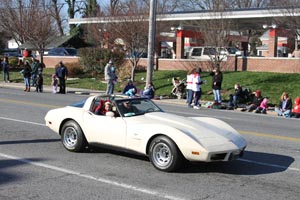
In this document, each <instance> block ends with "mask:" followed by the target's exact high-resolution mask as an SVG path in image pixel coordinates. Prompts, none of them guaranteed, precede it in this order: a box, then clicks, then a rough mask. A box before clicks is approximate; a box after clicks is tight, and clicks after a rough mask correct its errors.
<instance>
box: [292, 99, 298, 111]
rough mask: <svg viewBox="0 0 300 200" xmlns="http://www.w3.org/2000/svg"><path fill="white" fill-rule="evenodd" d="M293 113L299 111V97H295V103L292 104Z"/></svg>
mask: <svg viewBox="0 0 300 200" xmlns="http://www.w3.org/2000/svg"><path fill="white" fill-rule="evenodd" d="M292 112H293V113H300V98H299V97H297V98H296V99H295V105H294V108H293V110H292Z"/></svg>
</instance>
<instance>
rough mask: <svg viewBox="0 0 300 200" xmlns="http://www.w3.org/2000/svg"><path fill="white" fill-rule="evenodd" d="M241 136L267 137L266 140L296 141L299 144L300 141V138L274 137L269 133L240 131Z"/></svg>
mask: <svg viewBox="0 0 300 200" xmlns="http://www.w3.org/2000/svg"><path fill="white" fill-rule="evenodd" d="M238 132H239V133H241V134H244V135H255V136H259V137H266V138H273V139H280V140H288V141H294V142H298V141H300V138H294V137H288V136H280V135H273V134H268V133H257V132H252V131H241V130H240V131H238Z"/></svg>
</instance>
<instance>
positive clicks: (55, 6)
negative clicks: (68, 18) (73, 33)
mask: <svg viewBox="0 0 300 200" xmlns="http://www.w3.org/2000/svg"><path fill="white" fill-rule="evenodd" d="M62 8H63V4H59V3H58V0H51V4H50V13H51V16H52V17H53V18H54V19H55V21H56V24H57V27H58V31H59V34H60V35H61V36H63V35H64V27H63V19H62V17H61V10H62Z"/></svg>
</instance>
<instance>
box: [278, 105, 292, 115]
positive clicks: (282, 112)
mask: <svg viewBox="0 0 300 200" xmlns="http://www.w3.org/2000/svg"><path fill="white" fill-rule="evenodd" d="M275 112H276V113H277V114H278V115H280V116H281V115H282V116H284V117H290V116H291V110H285V111H282V110H280V109H279V108H278V107H275Z"/></svg>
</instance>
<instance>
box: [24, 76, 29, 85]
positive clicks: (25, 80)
mask: <svg viewBox="0 0 300 200" xmlns="http://www.w3.org/2000/svg"><path fill="white" fill-rule="evenodd" d="M24 84H25V87H30V77H24Z"/></svg>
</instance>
